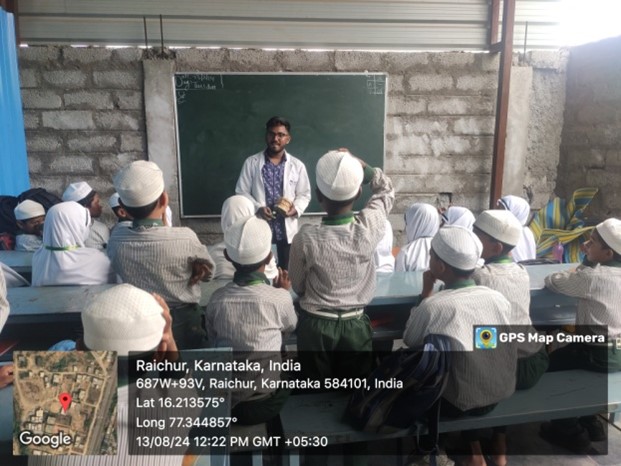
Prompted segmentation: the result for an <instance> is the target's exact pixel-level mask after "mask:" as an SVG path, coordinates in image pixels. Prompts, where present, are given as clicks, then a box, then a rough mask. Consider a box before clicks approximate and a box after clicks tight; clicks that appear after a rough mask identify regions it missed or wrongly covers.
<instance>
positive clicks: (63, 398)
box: [58, 393, 71, 413]
mask: <svg viewBox="0 0 621 466" xmlns="http://www.w3.org/2000/svg"><path fill="white" fill-rule="evenodd" d="M58 401H60V404H61V405H62V407H63V413H66V412H67V410H68V409H69V406H71V395H70V394H69V393H61V394H60V395H58Z"/></svg>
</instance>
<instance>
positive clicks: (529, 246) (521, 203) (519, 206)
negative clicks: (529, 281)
mask: <svg viewBox="0 0 621 466" xmlns="http://www.w3.org/2000/svg"><path fill="white" fill-rule="evenodd" d="M498 207H501V208H503V209H506V210H508V211H509V212H511V213H512V214H513V215H514V216H515V218H517V220H518V221H519V222H520V224H521V225H522V236H521V237H520V241H519V242H518V244H517V245H516V246H515V248H514V249H513V251H511V254H512V256H513V260H514V261H515V262H520V261H525V260H532V259H536V258H537V243H536V242H535V236H534V235H533V232H532V231H531V229H530V228H529V227H528V226H526V224H527V223H528V220H529V218H530V206H529V205H528V201H527V200H526V199H523V198H521V197H519V196H512V195H508V196H503V197H501V198H500V199H498Z"/></svg>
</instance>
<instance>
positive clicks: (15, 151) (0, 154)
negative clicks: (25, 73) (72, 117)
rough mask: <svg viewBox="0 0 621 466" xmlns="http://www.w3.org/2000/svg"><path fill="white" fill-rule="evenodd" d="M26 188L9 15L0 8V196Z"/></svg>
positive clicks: (26, 169) (24, 151) (16, 76)
mask: <svg viewBox="0 0 621 466" xmlns="http://www.w3.org/2000/svg"><path fill="white" fill-rule="evenodd" d="M29 188H30V180H29V177H28V158H27V156H26V136H25V134H24V115H23V113H22V97H21V94H20V90H19V71H18V68H17V49H16V48H15V27H14V23H13V15H12V14H11V13H7V12H6V11H4V10H3V9H2V8H0V195H11V196H17V195H18V194H20V193H21V192H23V191H25V190H27V189H29Z"/></svg>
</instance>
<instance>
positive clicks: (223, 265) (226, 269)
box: [209, 195, 278, 280]
mask: <svg viewBox="0 0 621 466" xmlns="http://www.w3.org/2000/svg"><path fill="white" fill-rule="evenodd" d="M255 212H256V209H255V207H254V204H253V203H252V201H251V200H250V199H248V198H247V197H246V196H240V195H235V196H231V197H229V198H228V199H226V200H225V201H224V202H223V203H222V217H221V218H220V226H221V227H222V233H224V232H225V231H226V230H228V228H229V227H230V226H231V225H233V224H234V223H236V222H237V221H238V220H241V219H244V218H248V217H251V216H253V215H254V214H255ZM224 249H225V246H224V241H223V242H221V243H218V244H214V245H213V246H210V247H209V254H210V255H211V258H212V259H213V260H214V262H215V263H216V275H215V277H214V279H227V280H231V279H232V278H233V274H235V267H233V264H231V263H230V262H229V261H228V260H226V258H225V257H224ZM264 273H265V275H266V276H267V278H269V279H270V280H273V279H274V278H276V277H277V276H278V268H277V267H276V259H274V257H272V260H271V261H270V263H269V264H267V266H266V267H265V272H264Z"/></svg>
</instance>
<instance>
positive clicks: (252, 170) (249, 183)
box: [235, 117, 311, 269]
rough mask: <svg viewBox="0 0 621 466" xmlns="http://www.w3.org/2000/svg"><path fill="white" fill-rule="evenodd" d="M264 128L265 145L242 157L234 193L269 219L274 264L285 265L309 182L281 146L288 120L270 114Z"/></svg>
mask: <svg viewBox="0 0 621 466" xmlns="http://www.w3.org/2000/svg"><path fill="white" fill-rule="evenodd" d="M265 128H266V135H265V141H266V143H267V147H266V148H265V150H263V151H261V152H259V153H257V154H254V155H251V156H250V157H248V158H247V159H246V161H245V162H244V166H243V167H242V170H241V173H240V175H239V179H238V180H237V186H236V187H235V193H236V194H241V195H243V196H246V197H247V198H249V199H250V200H251V201H252V202H253V203H254V206H255V208H256V209H257V215H258V216H259V217H261V218H263V219H265V220H267V221H268V222H269V224H270V227H271V228H272V244H276V248H277V251H278V267H281V268H282V269H287V268H288V264H289V249H290V247H291V241H292V240H293V237H294V236H295V234H296V233H297V231H298V218H299V217H300V215H302V214H303V213H304V211H305V210H306V207H307V206H308V203H309V202H310V199H311V186H310V181H309V179H308V174H307V173H306V167H305V166H304V163H303V162H302V161H300V160H299V159H297V158H295V157H294V156H293V155H291V154H289V153H288V152H287V151H286V150H285V147H286V146H287V144H289V142H290V141H291V135H290V134H289V131H290V129H291V125H290V124H289V122H288V121H287V120H285V119H284V118H281V117H272V118H270V119H269V120H268V122H267V123H266V124H265Z"/></svg>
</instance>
